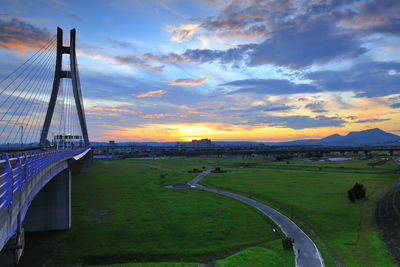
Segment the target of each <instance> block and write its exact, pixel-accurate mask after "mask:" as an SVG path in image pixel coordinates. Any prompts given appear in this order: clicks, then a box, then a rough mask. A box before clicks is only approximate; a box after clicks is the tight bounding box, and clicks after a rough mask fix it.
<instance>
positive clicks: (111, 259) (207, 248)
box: [20, 159, 294, 266]
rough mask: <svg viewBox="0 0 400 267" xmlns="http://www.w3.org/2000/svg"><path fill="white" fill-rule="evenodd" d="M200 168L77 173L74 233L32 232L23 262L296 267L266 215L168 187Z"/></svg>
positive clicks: (172, 165) (129, 164)
mask: <svg viewBox="0 0 400 267" xmlns="http://www.w3.org/2000/svg"><path fill="white" fill-rule="evenodd" d="M159 163H160V164H159ZM198 163H199V162H198V161H197V160H196V161H193V160H192V161H189V160H176V159H174V160H171V161H170V162H168V161H136V160H125V161H114V160H109V161H103V160H101V161H100V160H99V161H94V163H93V165H92V166H91V168H90V171H89V173H87V174H79V175H73V176H72V228H71V229H70V230H68V231H55V232H48V233H36V234H27V235H26V246H25V251H24V253H23V255H22V258H21V262H20V265H21V266H75V265H82V264H84V265H86V264H88V265H96V264H116V263H127V262H159V263H157V264H156V263H148V264H147V265H146V264H136V265H133V266H137V265H139V266H154V265H159V266H194V265H195V263H198V262H209V261H214V260H216V259H222V258H224V257H227V256H230V257H228V258H227V259H225V260H222V261H221V264H222V265H223V264H225V266H226V264H229V263H234V262H237V263H238V264H237V265H236V266H240V262H243V259H245V258H247V259H248V261H249V262H253V261H254V262H255V263H257V262H260V260H268V262H271V263H273V264H275V265H277V266H292V265H293V263H294V256H293V252H292V251H284V250H283V249H282V246H281V245H280V235H279V234H276V233H274V232H273V231H272V226H271V224H270V221H269V220H268V219H267V218H266V217H265V216H264V215H262V214H261V213H260V212H258V211H256V210H255V209H252V208H250V207H248V206H247V205H245V204H243V203H240V202H239V201H236V200H233V199H230V198H226V197H224V196H219V195H217V194H213V193H209V192H203V191H200V190H195V189H187V190H171V189H166V188H164V187H163V186H164V185H168V184H179V183H186V182H187V181H188V180H190V179H191V178H193V177H195V176H196V174H183V173H181V172H182V171H184V170H188V168H193V166H194V167H197V168H201V167H202V166H199V165H198ZM145 164H154V165H157V166H160V167H162V168H165V169H166V170H160V169H156V168H152V167H149V166H146V165H145ZM166 173H167V175H165V178H161V177H160V174H166ZM249 247H258V248H249ZM246 248H249V249H247V250H244V251H242V250H243V249H246ZM234 253H238V254H236V255H232V254H234ZM244 261H246V260H244ZM163 262H164V263H163ZM174 262H175V263H174ZM185 262H187V263H185ZM224 262H228V263H224ZM129 265H132V264H129ZM254 266H257V265H254Z"/></svg>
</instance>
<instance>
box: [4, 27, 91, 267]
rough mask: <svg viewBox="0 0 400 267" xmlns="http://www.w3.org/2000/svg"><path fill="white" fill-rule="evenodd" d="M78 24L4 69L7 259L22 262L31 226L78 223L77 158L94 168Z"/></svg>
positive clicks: (45, 228) (8, 263)
mask: <svg viewBox="0 0 400 267" xmlns="http://www.w3.org/2000/svg"><path fill="white" fill-rule="evenodd" d="M75 37H76V31H75V29H72V30H71V31H70V36H69V38H68V39H69V45H68V46H64V42H63V31H62V30H61V29H60V28H57V34H56V35H55V36H53V37H52V38H50V40H43V45H42V47H41V48H40V49H38V50H37V51H35V53H34V54H33V55H31V56H30V57H29V58H27V59H26V60H25V61H24V62H23V63H22V64H21V65H19V66H18V67H17V68H15V69H14V70H10V72H9V74H6V75H3V77H2V76H0V79H1V80H0V152H1V159H0V266H13V265H14V264H16V263H17V262H18V259H19V257H20V255H21V253H22V250H23V246H24V231H48V230H59V229H68V228H70V227H71V166H74V165H75V169H76V168H77V167H80V168H82V167H83V168H87V165H88V164H89V163H90V160H91V155H92V151H91V148H90V144H89V137H88V132H87V126H86V119H85V112H84V107H83V101H82V92H81V87H80V81H79V71H78V69H79V66H78V63H77V60H76V51H75V47H76V38H75Z"/></svg>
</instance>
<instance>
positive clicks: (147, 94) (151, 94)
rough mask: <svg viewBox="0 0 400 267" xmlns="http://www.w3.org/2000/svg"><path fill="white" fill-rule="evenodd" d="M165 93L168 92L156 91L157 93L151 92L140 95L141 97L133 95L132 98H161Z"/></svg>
mask: <svg viewBox="0 0 400 267" xmlns="http://www.w3.org/2000/svg"><path fill="white" fill-rule="evenodd" d="M165 93H167V91H164V90H155V91H150V92H147V93H143V94H140V95H132V96H136V97H139V98H143V97H160V96H162V95H163V94H165Z"/></svg>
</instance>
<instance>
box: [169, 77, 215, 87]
mask: <svg viewBox="0 0 400 267" xmlns="http://www.w3.org/2000/svg"><path fill="white" fill-rule="evenodd" d="M208 78H209V77H208V76H205V77H203V78H198V79H177V80H173V81H172V82H170V83H169V85H189V86H192V87H193V86H197V85H200V84H202V83H204V82H205V81H206V80H207V79H208Z"/></svg>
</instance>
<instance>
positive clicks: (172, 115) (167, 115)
mask: <svg viewBox="0 0 400 267" xmlns="http://www.w3.org/2000/svg"><path fill="white" fill-rule="evenodd" d="M140 117H142V118H146V119H159V118H164V117H176V115H174V114H147V115H143V116H140Z"/></svg>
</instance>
